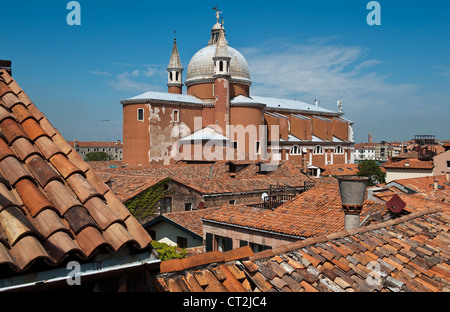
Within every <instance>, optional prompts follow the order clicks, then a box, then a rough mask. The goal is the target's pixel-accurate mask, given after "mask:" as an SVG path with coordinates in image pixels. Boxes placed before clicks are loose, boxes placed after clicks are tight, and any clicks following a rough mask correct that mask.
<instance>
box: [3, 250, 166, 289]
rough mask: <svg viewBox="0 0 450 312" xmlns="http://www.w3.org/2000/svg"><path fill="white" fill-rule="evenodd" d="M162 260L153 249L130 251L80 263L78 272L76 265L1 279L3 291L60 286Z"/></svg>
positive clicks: (148, 265)
mask: <svg viewBox="0 0 450 312" xmlns="http://www.w3.org/2000/svg"><path fill="white" fill-rule="evenodd" d="M160 262H161V260H159V259H157V258H156V257H155V255H154V254H153V253H152V252H151V251H150V252H145V253H141V254H137V255H128V256H125V257H122V258H110V259H104V260H101V261H93V262H89V263H83V264H80V266H79V270H77V272H74V267H73V266H68V267H62V268H58V269H55V270H50V271H43V272H37V273H30V274H25V275H18V276H13V277H7V278H2V279H0V292H6V291H26V290H29V289H33V288H41V287H45V286H58V284H60V285H64V284H65V285H64V286H65V287H69V285H70V284H69V282H70V281H73V279H74V278H78V277H79V278H80V279H79V281H80V284H83V282H87V281H89V280H92V279H93V278H100V277H104V276H115V275H121V274H125V273H130V272H133V271H143V270H149V269H151V268H153V267H155V268H156V267H157V266H159V264H160ZM69 263H70V262H69ZM75 263H76V262H75ZM64 286H63V287H64Z"/></svg>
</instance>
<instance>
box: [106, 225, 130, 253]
mask: <svg viewBox="0 0 450 312" xmlns="http://www.w3.org/2000/svg"><path fill="white" fill-rule="evenodd" d="M103 236H104V237H105V238H106V240H107V241H108V242H109V243H110V244H111V245H112V246H113V247H114V250H116V251H117V250H119V249H121V248H122V247H123V246H125V245H126V244H129V243H134V242H135V239H134V238H133V236H131V234H130V233H129V232H128V231H127V229H126V228H125V227H124V226H123V224H121V223H113V224H111V226H109V227H108V228H107V229H106V230H105V231H104V232H103Z"/></svg>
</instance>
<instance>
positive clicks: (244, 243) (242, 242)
mask: <svg viewBox="0 0 450 312" xmlns="http://www.w3.org/2000/svg"><path fill="white" fill-rule="evenodd" d="M247 245H248V242H247V241H245V240H240V241H239V247H244V246H247Z"/></svg>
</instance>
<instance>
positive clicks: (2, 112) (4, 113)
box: [0, 105, 14, 122]
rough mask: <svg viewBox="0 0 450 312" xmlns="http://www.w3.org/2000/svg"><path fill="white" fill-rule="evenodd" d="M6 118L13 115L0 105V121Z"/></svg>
mask: <svg viewBox="0 0 450 312" xmlns="http://www.w3.org/2000/svg"><path fill="white" fill-rule="evenodd" d="M6 118H11V119H14V116H13V115H12V114H11V113H10V112H9V110H8V109H6V108H5V107H3V106H1V105H0V122H2V121H3V120H4V119H6Z"/></svg>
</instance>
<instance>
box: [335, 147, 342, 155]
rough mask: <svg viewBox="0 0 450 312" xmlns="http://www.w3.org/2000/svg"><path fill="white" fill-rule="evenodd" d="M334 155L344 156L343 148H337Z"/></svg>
mask: <svg viewBox="0 0 450 312" xmlns="http://www.w3.org/2000/svg"><path fill="white" fill-rule="evenodd" d="M334 153H335V154H344V149H343V148H342V146H340V145H338V146H336V148H335V149H334Z"/></svg>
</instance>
